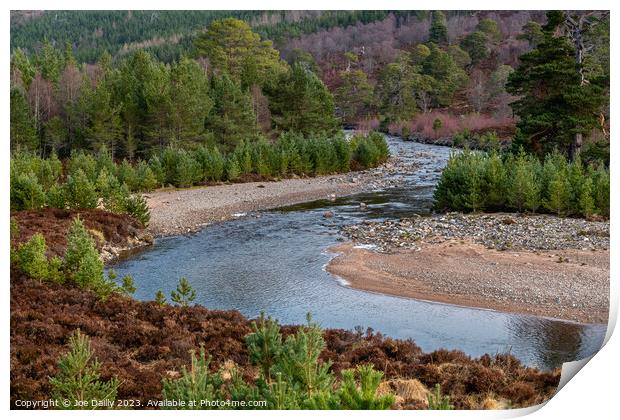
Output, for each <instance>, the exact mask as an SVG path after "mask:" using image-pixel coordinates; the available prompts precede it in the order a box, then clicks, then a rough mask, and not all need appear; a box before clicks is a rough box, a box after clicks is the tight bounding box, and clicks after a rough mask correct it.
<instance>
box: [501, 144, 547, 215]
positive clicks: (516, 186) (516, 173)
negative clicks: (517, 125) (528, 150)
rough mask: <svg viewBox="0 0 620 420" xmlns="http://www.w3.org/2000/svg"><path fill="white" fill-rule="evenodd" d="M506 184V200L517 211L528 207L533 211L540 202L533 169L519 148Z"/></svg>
mask: <svg viewBox="0 0 620 420" xmlns="http://www.w3.org/2000/svg"><path fill="white" fill-rule="evenodd" d="M509 179H510V182H509V184H508V202H509V203H510V205H511V206H512V207H513V208H516V209H517V210H518V211H519V212H521V211H523V210H525V209H529V210H531V211H535V210H536V209H537V208H538V206H539V203H540V196H539V194H540V191H539V188H538V185H537V183H536V179H535V171H533V168H532V164H531V162H530V161H528V158H527V156H526V154H525V151H523V150H521V152H520V153H519V155H518V156H517V158H516V159H515V160H514V161H513V163H512V167H511V171H510V177H509Z"/></svg>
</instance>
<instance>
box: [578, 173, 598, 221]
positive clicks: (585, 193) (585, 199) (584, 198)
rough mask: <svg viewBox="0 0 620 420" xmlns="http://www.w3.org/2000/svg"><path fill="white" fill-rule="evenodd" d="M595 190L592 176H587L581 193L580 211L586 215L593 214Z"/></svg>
mask: <svg viewBox="0 0 620 420" xmlns="http://www.w3.org/2000/svg"><path fill="white" fill-rule="evenodd" d="M593 190H594V186H593V183H592V178H586V179H585V181H584V182H583V185H582V186H581V192H580V194H579V213H581V214H583V215H584V216H586V217H589V216H591V215H592V214H593V213H594V210H595V208H594V198H593V197H592V192H593Z"/></svg>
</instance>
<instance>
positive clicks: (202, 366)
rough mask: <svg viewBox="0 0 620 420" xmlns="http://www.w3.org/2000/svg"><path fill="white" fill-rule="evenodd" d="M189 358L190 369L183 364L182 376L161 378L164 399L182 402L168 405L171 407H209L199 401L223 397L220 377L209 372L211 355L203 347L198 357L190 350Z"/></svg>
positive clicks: (186, 408) (217, 399)
mask: <svg viewBox="0 0 620 420" xmlns="http://www.w3.org/2000/svg"><path fill="white" fill-rule="evenodd" d="M191 360H192V362H191V367H190V370H189V371H188V370H187V369H186V367H185V366H183V371H182V376H181V377H180V378H179V379H164V380H162V394H163V397H164V399H165V400H170V401H177V402H182V403H184V404H183V405H182V406H179V407H170V408H172V409H185V410H188V409H189V410H192V409H194V410H201V409H206V408H210V406H209V405H201V404H200V402H201V401H220V400H223V399H224V396H223V394H222V391H221V387H222V384H223V380H222V377H221V376H220V375H219V374H217V373H211V372H209V364H210V363H211V357H208V358H207V357H206V355H205V350H204V348H203V347H201V348H200V356H199V357H196V354H195V352H194V351H193V350H192V351H191ZM166 408H168V407H166Z"/></svg>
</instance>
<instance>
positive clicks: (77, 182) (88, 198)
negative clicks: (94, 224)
mask: <svg viewBox="0 0 620 420" xmlns="http://www.w3.org/2000/svg"><path fill="white" fill-rule="evenodd" d="M64 189H65V197H66V200H67V204H68V205H69V208H72V209H93V208H95V207H97V204H98V201H99V198H98V194H97V190H96V187H95V185H94V184H93V183H92V182H90V180H89V179H88V177H87V176H86V174H85V173H84V171H82V169H78V170H77V172H76V173H75V174H73V175H69V177H68V178H67V182H66V183H65V186H64Z"/></svg>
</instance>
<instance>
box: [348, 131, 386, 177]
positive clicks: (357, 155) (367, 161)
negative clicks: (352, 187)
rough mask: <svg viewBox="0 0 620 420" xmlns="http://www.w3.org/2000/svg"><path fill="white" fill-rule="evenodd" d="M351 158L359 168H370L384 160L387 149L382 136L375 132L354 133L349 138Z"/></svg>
mask: <svg viewBox="0 0 620 420" xmlns="http://www.w3.org/2000/svg"><path fill="white" fill-rule="evenodd" d="M350 147H351V152H352V159H353V160H354V161H355V162H356V164H357V166H358V167H360V168H371V167H374V166H377V165H378V164H380V163H382V162H384V161H385V160H386V159H387V158H388V156H389V149H388V146H387V143H386V141H385V139H384V137H383V136H382V135H381V134H379V133H376V132H372V133H370V134H369V135H368V136H359V135H356V136H354V137H353V138H351V140H350Z"/></svg>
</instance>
